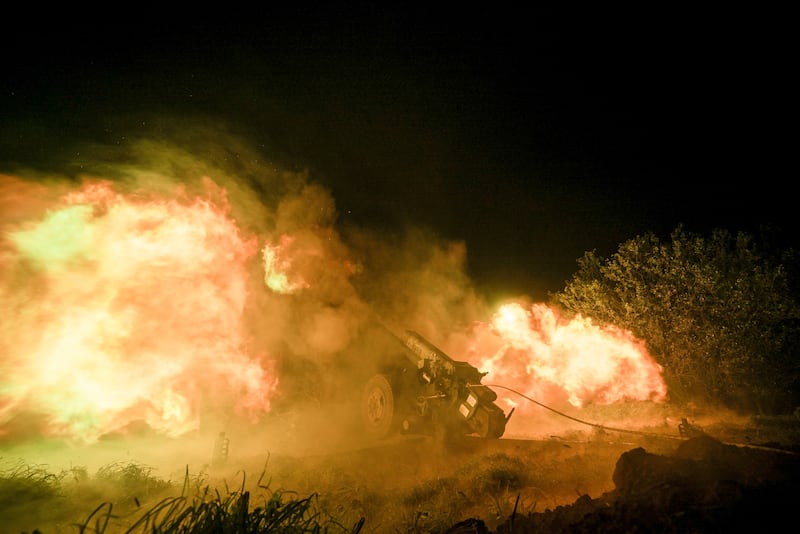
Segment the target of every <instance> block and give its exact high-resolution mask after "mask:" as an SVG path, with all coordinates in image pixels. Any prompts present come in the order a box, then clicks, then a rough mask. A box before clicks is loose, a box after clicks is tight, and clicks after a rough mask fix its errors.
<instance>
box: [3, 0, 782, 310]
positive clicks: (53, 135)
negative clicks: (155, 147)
mask: <svg viewBox="0 0 800 534" xmlns="http://www.w3.org/2000/svg"><path fill="white" fill-rule="evenodd" d="M215 9H217V11H213V12H207V13H205V14H202V13H195V14H193V15H192V16H191V18H187V15H185V14H181V15H171V16H167V15H165V14H164V13H146V12H140V13H127V14H126V13H124V12H122V11H120V13H118V14H116V15H114V17H113V18H110V17H106V18H105V19H104V18H103V16H102V14H94V16H89V15H88V14H87V15H86V16H85V17H80V16H77V15H76V16H75V17H73V18H70V19H68V20H67V19H61V18H59V17H55V19H54V20H53V22H52V23H49V24H43V22H42V21H41V19H40V18H39V17H36V18H28V19H25V18H24V16H22V18H20V19H19V20H17V21H16V22H15V23H14V24H11V23H10V22H9V21H7V26H11V27H9V28H6V29H4V33H3V35H2V37H0V45H2V52H0V58H1V59H2V61H3V64H4V70H5V74H4V76H3V77H2V79H0V118H2V126H3V127H2V131H0V172H7V173H8V172H13V171H14V170H15V169H17V168H18V167H19V166H20V165H25V166H29V167H35V168H39V169H42V170H45V171H47V170H52V169H56V168H69V167H70V166H71V165H74V163H75V160H76V159H77V158H79V157H80V156H79V155H77V152H78V151H79V149H78V148H77V147H80V146H84V143H85V142H100V143H110V144H113V143H116V142H119V140H120V139H126V138H131V137H135V136H148V135H157V134H158V133H159V132H160V131H161V129H162V128H164V122H166V121H169V120H171V118H173V117H206V118H208V119H210V120H212V121H213V120H219V121H224V122H225V123H226V124H229V125H231V127H232V128H233V129H234V130H236V131H237V132H238V133H241V134H242V135H243V136H245V137H246V138H248V139H250V140H251V141H252V142H253V144H254V145H255V146H256V147H258V148H259V150H262V151H263V153H264V157H265V159H268V160H270V161H273V162H276V163H277V164H280V165H282V166H285V167H287V168H298V169H299V168H307V169H309V171H310V173H311V177H312V179H314V180H315V181H319V182H322V183H323V184H325V185H327V186H328V187H330V189H331V190H332V192H333V196H334V198H335V199H336V203H337V207H338V209H339V212H340V220H341V221H342V223H343V224H346V223H352V224H359V225H364V226H374V227H376V228H380V227H384V226H385V227H387V228H394V227H397V226H400V225H402V224H403V223H405V222H407V221H411V222H414V223H416V224H420V225H424V226H429V227H431V228H432V229H433V230H434V231H436V232H437V233H438V234H440V235H441V236H443V237H445V238H448V239H458V240H464V241H465V242H466V244H467V250H468V256H469V262H470V263H469V269H470V273H471V274H472V275H473V277H474V279H475V281H476V282H477V283H478V284H479V285H480V286H482V287H486V288H493V290H500V291H510V292H515V293H520V294H528V295H532V296H534V297H537V298H539V297H544V295H545V293H546V292H548V291H556V290H559V289H561V287H562V286H563V282H564V281H565V280H566V279H568V278H569V277H570V276H571V274H572V273H573V272H574V271H575V269H576V259H577V258H579V257H580V256H581V255H582V254H583V253H584V252H585V251H587V250H592V249H597V250H598V252H600V253H602V254H604V255H607V254H610V253H612V252H614V251H615V250H616V248H617V246H618V245H619V244H620V243H621V242H623V241H625V240H627V239H630V238H632V237H634V236H636V235H639V234H641V233H644V232H647V231H653V232H656V233H657V234H659V235H662V236H667V235H668V234H669V232H670V231H671V230H673V229H674V228H675V227H676V226H677V225H678V224H684V225H685V226H686V227H687V228H688V229H689V230H694V231H699V232H706V231H708V230H709V229H711V228H716V227H719V228H726V229H729V230H733V231H736V230H740V229H742V230H748V231H751V230H754V229H756V228H757V227H758V226H759V225H760V224H766V223H772V224H779V225H783V226H785V227H787V228H789V227H790V226H791V223H792V221H793V215H794V210H795V209H796V202H795V200H794V198H795V196H794V194H793V193H790V191H791V189H790V188H791V187H792V186H791V182H792V180H793V178H792V176H793V174H794V171H792V169H793V168H794V161H791V160H790V159H789V147H790V141H789V139H790V138H792V137H793V136H792V134H791V132H792V131H793V129H794V125H795V120H794V119H795V118H796V112H795V111H794V108H795V106H796V104H795V102H794V101H793V98H794V96H795V94H796V91H795V85H794V82H793V81H792V78H793V72H792V71H793V70H794V64H795V62H796V61H795V59H794V57H793V55H792V54H791V52H790V50H791V47H790V43H791V41H792V40H791V39H790V35H792V34H790V33H789V32H788V30H787V27H786V26H787V25H788V20H790V19H789V17H788V15H787V14H781V13H759V12H752V11H751V12H741V13H737V12H731V11H727V12H719V13H717V12H711V11H710V10H709V11H702V10H700V11H698V10H695V11H685V12H678V11H672V12H670V11H657V10H656V9H655V8H653V9H649V10H639V11H625V12H623V11H619V12H612V11H608V10H602V11H601V10H597V11H594V12H587V11H581V12H567V11H563V12H557V11H553V10H540V11H535V10H527V11H519V12H515V11H513V10H511V8H508V9H507V10H505V11H500V8H497V9H498V10H497V11H494V12H491V13H489V12H482V11H475V12H468V11H465V10H463V9H462V10H461V11H460V12H445V10H444V9H440V10H433V9H432V8H427V7H419V8H416V9H410V8H409V9H400V8H397V7H395V8H381V9H378V8H369V9H367V10H364V9H363V8H360V9H356V8H351V9H350V10H349V11H347V12H344V11H342V10H341V9H340V10H337V11H336V12H334V10H332V9H331V10H328V11H310V10H309V11H303V10H302V9H301V8H298V9H290V8H279V9H273V10H271V11H270V9H269V8H264V10H263V11H261V12H258V13H238V14H237V13H231V12H227V11H223V10H221V9H219V8H218V7H217V8H215ZM485 9H488V7H485ZM726 9H727V8H726ZM73 15H75V14H74V13H73ZM790 97H791V98H790ZM121 117H125V119H122V118H121ZM790 136H792V137H790ZM792 148H794V147H793V146H792Z"/></svg>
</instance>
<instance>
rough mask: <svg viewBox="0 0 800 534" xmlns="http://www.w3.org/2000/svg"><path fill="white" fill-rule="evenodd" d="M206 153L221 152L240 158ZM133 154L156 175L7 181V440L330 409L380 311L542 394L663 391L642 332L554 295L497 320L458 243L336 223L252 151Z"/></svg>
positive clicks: (308, 192)
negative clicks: (568, 307)
mask: <svg viewBox="0 0 800 534" xmlns="http://www.w3.org/2000/svg"><path fill="white" fill-rule="evenodd" d="M214 133H215V135H216V136H217V138H218V137H219V132H218V131H215V132H214ZM198 146H202V151H201V152H203V153H208V154H213V155H215V156H216V157H215V158H212V159H214V160H215V161H222V160H224V159H225V158H227V157H228V155H229V154H230V153H231V152H233V149H229V150H227V151H220V152H222V153H221V154H217V153H215V152H214V150H215V148H214V147H215V146H216V144H215V143H209V144H205V145H198ZM231 146H233V145H231ZM237 149H238V146H237ZM133 153H134V157H133V159H134V160H136V161H139V160H147V162H148V164H153V165H154V166H155V167H156V168H150V167H147V170H145V171H142V170H141V168H140V167H141V163H140V164H139V165H136V164H135V162H133V163H131V164H130V165H128V166H122V165H117V166H114V165H111V164H108V165H107V167H108V168H109V170H112V171H114V170H115V171H117V173H116V174H117V175H119V169H120V168H122V169H124V170H125V172H123V173H122V174H123V177H122V178H119V176H117V177H115V180H114V181H108V180H99V179H88V178H87V179H84V180H82V181H81V182H80V183H76V182H74V181H67V180H43V179H41V178H37V179H35V180H33V179H27V180H22V179H19V178H16V177H11V176H0V208H1V209H2V211H1V212H0V213H2V215H0V298H2V301H1V302H0V306H2V308H0V318H2V326H0V328H2V331H1V332H0V333H1V334H2V337H1V338H0V372H1V373H2V374H0V436H2V434H3V433H4V432H5V433H6V434H8V433H13V432H14V431H15V430H14V429H15V428H18V425H16V426H15V424H14V423H15V422H16V421H19V420H27V417H28V416H29V415H30V416H31V418H30V420H31V421H39V422H40V427H41V428H37V429H36V432H38V433H41V434H42V435H44V436H53V437H67V438H71V439H74V440H79V441H86V442H93V441H96V440H98V439H100V438H101V437H102V436H103V435H104V434H107V433H112V432H124V431H125V430H126V428H128V427H129V426H130V425H133V424H135V423H137V422H145V423H146V424H147V426H148V427H150V428H152V429H154V430H155V431H157V432H159V433H161V434H164V435H167V436H181V435H184V434H186V433H187V432H189V431H191V430H193V429H197V428H198V427H203V425H204V424H205V423H206V421H208V420H211V421H213V423H214V425H216V423H218V422H219V421H220V420H221V421H225V422H231V421H238V422H246V423H247V424H254V423H258V422H259V421H263V420H264V419H269V417H270V416H271V415H272V414H273V413H274V411H275V410H276V406H279V407H281V408H282V409H284V410H286V409H287V407H288V408H291V407H292V403H293V402H295V401H297V400H298V399H301V398H302V396H303V395H309V396H313V397H314V398H312V399H311V401H312V402H311V403H310V404H311V405H312V406H321V405H324V401H325V399H324V398H323V396H324V395H325V392H326V391H327V387H326V384H325V381H330V382H331V383H338V384H337V385H341V383H342V382H343V381H344V380H346V379H347V378H348V377H346V376H343V374H342V373H340V370H341V368H340V367H339V365H340V364H341V363H343V362H344V363H346V364H348V365H351V366H356V367H358V366H362V367H363V366H364V365H368V364H369V362H370V358H374V356H375V355H374V353H373V352H372V351H371V350H370V347H364V349H365V352H363V353H358V352H354V349H353V347H355V346H359V347H360V345H358V344H357V343H355V341H356V340H358V339H359V336H360V335H361V334H362V333H363V332H364V328H365V325H367V324H368V323H369V320H370V319H371V318H379V319H381V321H383V322H384V323H385V324H389V325H391V326H393V327H396V328H397V330H404V329H411V330H416V331H418V332H420V333H421V334H422V335H423V336H425V337H426V338H428V339H430V340H431V341H433V342H434V343H435V344H437V345H439V346H440V347H441V348H443V349H444V350H445V351H446V352H447V353H448V354H450V355H451V356H452V357H453V358H455V359H459V360H465V361H468V362H470V363H471V364H473V365H474V366H475V367H477V368H478V369H480V370H482V371H487V372H488V375H487V376H486V378H485V380H484V383H496V384H500V385H503V386H506V387H508V388H513V389H516V390H517V391H519V392H522V393H524V394H526V395H529V396H531V397H533V398H536V399H537V400H539V401H541V402H549V401H551V400H552V401H562V400H563V401H564V402H569V403H570V404H571V405H573V406H582V405H585V404H587V403H615V402H621V401H626V400H643V399H646V400H654V401H660V400H663V399H664V398H665V396H666V390H665V387H664V384H663V381H662V379H661V374H660V368H659V367H658V366H657V365H656V364H655V362H653V360H652V358H651V357H650V356H649V354H648V353H647V351H646V349H645V346H644V343H643V342H641V341H639V340H636V339H634V338H633V336H631V335H630V333H627V332H624V331H621V330H619V329H615V328H613V327H603V328H601V327H599V326H596V325H594V324H593V323H592V321H591V320H590V319H588V318H581V317H576V318H574V319H572V320H570V321H566V320H564V319H562V318H560V317H559V316H558V315H557V314H556V312H555V311H554V310H552V309H550V308H548V307H547V306H545V305H543V304H541V305H540V304H535V305H533V306H530V307H529V308H527V309H526V308H524V307H523V306H522V305H520V304H509V305H506V306H504V307H502V308H500V309H497V310H496V311H495V312H494V313H492V310H491V309H490V307H489V305H488V304H487V303H486V302H485V301H484V299H482V298H481V297H480V296H479V294H478V293H477V292H476V290H475V288H474V286H473V284H472V281H471V280H470V279H469V277H468V276H467V274H466V272H467V256H468V254H467V252H468V251H467V247H466V244H465V243H464V242H450V241H447V240H444V239H441V238H440V237H438V236H436V235H434V234H433V233H432V232H430V231H428V230H425V229H421V228H408V229H406V230H405V231H403V232H397V233H396V234H394V235H385V234H383V235H379V234H378V233H376V232H373V231H370V230H369V229H364V228H359V227H355V226H348V225H346V224H339V221H338V220H337V212H336V206H335V202H334V199H333V198H332V196H331V194H330V192H329V191H328V190H327V189H326V188H324V187H321V186H319V185H316V184H313V183H311V182H309V181H308V179H307V177H306V176H304V175H302V174H301V175H293V174H291V173H285V172H280V171H277V170H275V169H274V168H272V170H271V171H269V172H267V173H266V175H264V169H263V168H262V167H261V166H260V165H258V164H253V165H252V168H251V167H250V166H248V165H245V164H243V163H242V162H244V161H251V160H252V161H255V160H256V158H254V157H252V155H251V154H250V155H249V156H246V155H245V154H247V153H246V152H245V151H243V150H242V151H238V150H237V152H236V153H237V154H240V153H241V154H242V156H241V157H237V158H233V162H234V163H235V164H236V165H233V166H234V167H236V168H234V169H233V170H232V171H230V170H226V169H222V168H220V167H218V166H214V165H210V166H209V165H208V164H205V163H202V162H200V161H199V160H197V159H196V158H194V157H193V156H192V155H191V153H189V152H181V151H170V152H165V151H164V150H163V149H161V148H159V146H158V144H156V143H152V142H142V143H139V144H137V145H135V146H134V147H133ZM153 162H156V163H157V164H156V163H153ZM237 165H238V167H237ZM200 169H202V172H198V171H199V170H200ZM237 173H239V174H237ZM112 174H113V173H112ZM240 175H241V176H240ZM165 176H170V177H171V178H164V177H165ZM202 176H211V177H212V178H206V179H202V180H197V179H193V177H195V178H200V177H202ZM198 182H199V187H198ZM255 182H257V183H258V185H257V187H255V189H257V190H258V193H256V191H255V190H254V189H253V188H252V187H251V186H252V184H253V183H255ZM247 184H250V186H249V185H247ZM487 318H491V320H489V321H487ZM313 373H316V374H315V375H314V376H312V374H313ZM360 385H361V384H350V385H347V387H349V388H350V389H351V390H353V391H357V388H358V387H360ZM497 393H498V395H499V396H500V400H501V401H502V402H505V403H508V404H509V405H518V404H519V401H520V399H519V397H514V396H513V395H510V394H508V393H507V392H506V391H503V390H499V389H498V390H497ZM329 424H330V425H331V427H332V428H335V427H337V426H339V427H341V426H342V425H341V424H340V423H338V422H337V421H335V420H331V421H329ZM216 429H217V428H216V427H215V428H214V430H216ZM310 432H311V433H314V432H316V433H317V434H321V433H324V432H326V430H325V429H313V430H311V431H310Z"/></svg>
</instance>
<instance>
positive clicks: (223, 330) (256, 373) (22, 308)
mask: <svg viewBox="0 0 800 534" xmlns="http://www.w3.org/2000/svg"><path fill="white" fill-rule="evenodd" d="M0 182H2V188H0V192H2V193H3V194H2V195H0V202H2V203H3V206H2V207H3V212H4V214H8V215H7V216H6V217H4V220H3V221H1V222H2V224H3V226H2V228H1V229H2V234H0V237H1V238H2V241H0V243H2V248H0V252H1V253H2V256H1V257H0V258H1V259H2V262H0V268H1V269H2V270H0V277H1V278H0V280H1V281H2V284H0V296H2V306H3V310H2V317H3V323H4V324H3V329H2V339H1V340H0V343H2V345H0V351H2V354H1V356H0V357H1V358H2V359H0V369H1V370H2V373H0V425H2V424H3V423H7V422H8V421H10V420H11V419H13V418H14V417H16V416H18V415H20V414H26V413H32V414H39V415H43V416H44V419H45V423H46V428H45V429H43V430H42V431H43V432H44V433H46V434H50V435H54V436H67V437H71V438H76V439H79V440H84V441H88V442H91V441H94V440H96V439H98V438H99V437H100V436H101V435H103V434H105V433H108V432H112V431H118V430H121V429H123V428H124V427H125V426H126V425H128V424H130V423H132V422H135V421H145V422H146V423H147V424H148V425H149V426H150V427H151V428H153V429H155V430H157V431H159V432H162V433H164V434H167V435H173V436H174V435H180V434H182V433H185V432H187V431H189V430H191V429H194V428H196V427H197V426H198V414H199V412H200V410H201V408H202V409H209V408H211V409H213V408H217V409H226V408H230V407H226V406H214V403H215V402H216V401H215V399H220V398H233V399H235V401H236V406H235V408H236V409H237V410H238V411H239V412H240V413H244V414H248V415H249V416H251V417H256V416H257V415H258V414H259V413H264V412H266V411H268V410H269V408H270V396H271V394H272V393H273V391H274V389H275V388H276V386H277V378H276V377H275V376H272V375H271V373H270V371H269V365H268V364H264V365H262V364H261V363H260V362H259V360H257V359H255V358H254V357H253V356H252V355H248V354H246V353H245V352H244V344H245V341H246V340H245V339H244V338H243V335H242V328H241V325H240V321H241V317H242V312H243V309H244V306H245V301H246V298H247V287H246V278H247V273H246V262H247V261H248V260H249V259H250V258H251V257H252V256H254V255H256V254H257V252H258V246H257V242H256V241H255V240H254V239H253V238H250V237H247V236H244V235H242V233H241V232H240V231H239V229H238V228H237V226H236V224H235V222H234V221H233V220H232V219H231V218H230V217H229V210H228V209H229V207H228V206H227V204H226V201H225V195H224V191H222V190H220V189H219V188H217V187H216V186H215V184H214V183H213V182H211V181H210V180H208V181H207V182H206V186H207V192H208V197H207V198H200V197H191V196H189V195H187V194H185V192H182V191H181V190H180V189H178V190H176V191H175V194H174V195H173V196H172V197H171V198H164V197H161V198H156V197H154V196H151V195H148V194H147V193H146V192H144V193H143V192H138V193H136V194H128V195H125V194H121V193H118V192H116V191H115V190H114V187H113V186H112V184H111V183H109V182H103V181H86V182H85V183H83V184H82V185H81V187H80V188H77V189H75V190H73V191H72V192H69V193H67V194H65V195H63V196H62V197H61V198H60V199H58V201H57V202H56V203H55V204H53V205H51V206H48V207H47V209H46V210H42V209H41V208H42V206H38V208H39V209H38V211H37V214H38V217H35V218H27V219H26V218H25V217H24V214H25V213H26V210H25V209H23V207H22V205H21V204H20V203H24V202H27V203H29V204H37V203H39V204H41V202H40V201H39V200H37V195H36V193H37V192H41V187H40V186H32V185H30V184H26V183H25V182H22V181H20V180H16V179H14V178H11V177H7V176H2V177H0ZM227 391H235V392H236V394H235V395H222V394H223V393H224V392H227Z"/></svg>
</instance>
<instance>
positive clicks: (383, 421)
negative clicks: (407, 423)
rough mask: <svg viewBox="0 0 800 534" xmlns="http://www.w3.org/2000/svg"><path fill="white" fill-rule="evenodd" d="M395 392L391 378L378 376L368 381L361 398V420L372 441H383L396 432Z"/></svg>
mask: <svg viewBox="0 0 800 534" xmlns="http://www.w3.org/2000/svg"><path fill="white" fill-rule="evenodd" d="M394 400H395V399H394V391H393V389H392V384H391V382H389V378H388V377H387V376H386V375H383V374H378V375H375V376H373V377H372V378H370V379H369V380H368V381H367V384H366V385H365V386H364V392H363V394H362V397H361V419H362V421H363V423H364V430H365V432H366V434H367V436H368V437H370V438H372V439H383V438H386V437H388V436H389V434H391V432H392V430H394V418H395V417H394V411H395V409H394Z"/></svg>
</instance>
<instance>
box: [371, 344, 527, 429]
mask: <svg viewBox="0 0 800 534" xmlns="http://www.w3.org/2000/svg"><path fill="white" fill-rule="evenodd" d="M395 337H396V338H397V340H398V341H399V342H400V344H401V345H402V350H399V353H402V356H403V357H397V358H395V359H392V360H387V361H386V362H385V363H384V364H383V365H382V367H381V368H380V369H379V370H378V372H377V373H376V374H375V375H373V376H372V377H371V378H369V379H368V380H367V384H366V386H365V388H364V391H363V394H362V397H361V420H362V423H363V426H364V428H365V431H366V433H367V435H368V436H369V437H372V438H375V439H384V438H386V437H389V436H391V435H392V434H395V433H423V434H432V435H438V436H442V437H445V438H449V437H453V436H459V435H462V436H463V435H470V434H475V435H477V436H480V437H483V438H499V437H501V436H502V435H503V433H504V432H505V428H506V423H507V421H508V419H509V417H510V416H511V413H509V414H508V416H506V415H505V414H504V413H503V410H502V409H501V408H500V407H499V406H497V405H496V404H495V402H494V401H495V400H496V399H497V394H496V393H495V392H494V391H493V390H492V389H490V388H489V387H488V386H485V385H482V384H481V379H482V378H483V377H484V376H485V374H486V373H481V372H480V371H478V369H476V368H475V367H473V366H472V365H470V364H469V363H467V362H463V361H457V360H454V359H453V358H451V357H450V356H448V355H447V354H445V353H444V352H443V351H441V350H440V349H439V348H437V347H436V346H434V345H433V344H432V343H431V342H429V341H428V340H426V339H425V338H424V337H422V336H421V335H419V334H418V333H416V332H414V331H411V330H407V331H406V332H405V334H404V335H403V336H395ZM398 356H399V354H398ZM512 411H513V410H512Z"/></svg>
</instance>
